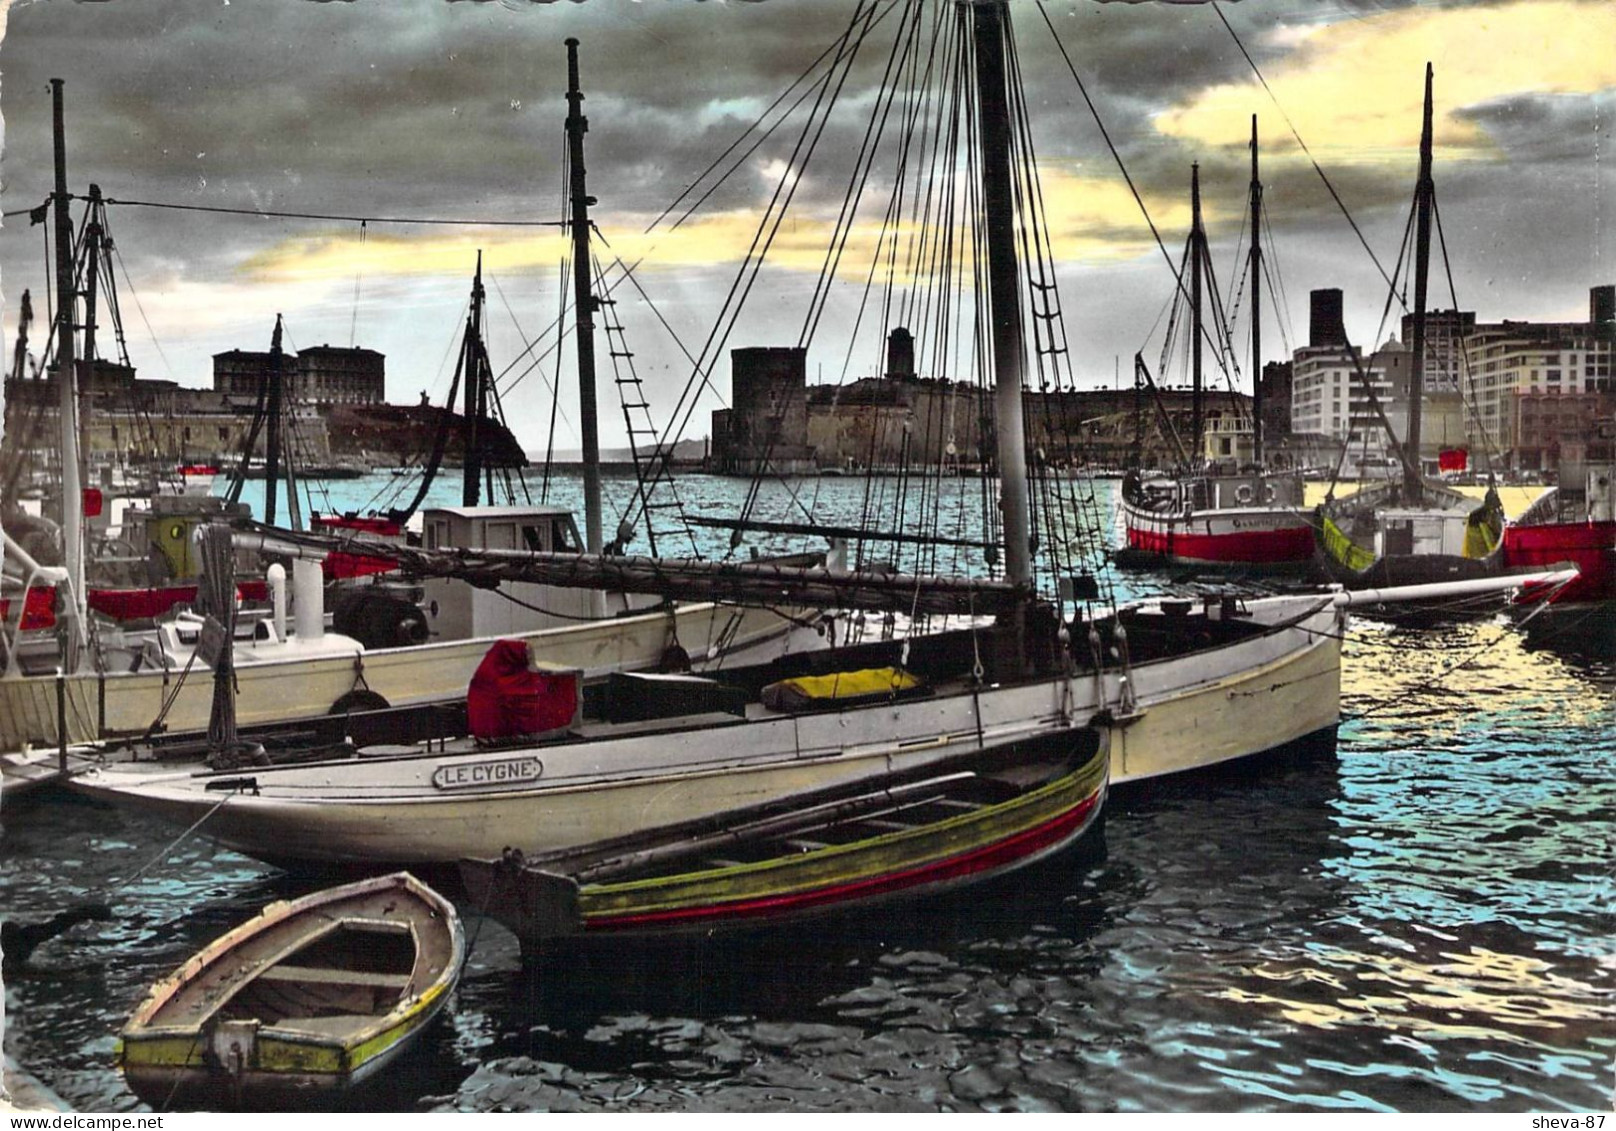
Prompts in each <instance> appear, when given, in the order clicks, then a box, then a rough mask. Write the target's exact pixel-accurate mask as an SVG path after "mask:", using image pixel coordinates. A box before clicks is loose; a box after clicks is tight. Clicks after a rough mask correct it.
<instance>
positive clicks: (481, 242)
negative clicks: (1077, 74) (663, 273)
mask: <svg viewBox="0 0 1616 1131" xmlns="http://www.w3.org/2000/svg"><path fill="white" fill-rule="evenodd" d="M1041 176H1042V181H1043V196H1044V202H1045V207H1046V210H1047V213H1048V221H1049V238H1050V241H1051V247H1052V249H1053V251H1054V254H1055V257H1056V258H1057V259H1059V260H1063V261H1072V260H1078V261H1093V260H1096V259H1113V260H1114V259H1123V258H1131V257H1133V256H1136V255H1140V254H1143V253H1144V252H1146V251H1148V250H1149V249H1150V248H1151V246H1152V244H1151V242H1150V233H1149V229H1148V228H1147V227H1146V225H1145V222H1144V219H1143V218H1142V217H1141V216H1140V214H1139V208H1138V205H1136V204H1135V203H1134V200H1133V197H1132V195H1131V194H1130V193H1129V192H1128V189H1127V187H1126V186H1125V185H1123V184H1121V183H1119V182H1118V181H1117V180H1116V179H1115V178H1098V177H1089V176H1084V175H1082V174H1081V173H1079V172H1077V171H1075V170H1071V169H1068V168H1065V167H1061V166H1057V165H1050V166H1045V167H1044V168H1043V169H1042V170H1041ZM1187 177H1188V171H1187V170H1186V183H1187ZM1187 192H1188V190H1187V189H1186V196H1187ZM1150 208H1151V215H1152V216H1153V217H1154V219H1155V221H1156V224H1157V226H1158V227H1159V228H1160V229H1161V231H1162V233H1163V235H1164V236H1165V237H1167V239H1168V241H1169V243H1176V242H1177V240H1178V237H1179V236H1180V235H1181V234H1182V232H1183V230H1184V229H1186V228H1187V227H1188V225H1189V206H1188V204H1187V202H1186V201H1184V200H1177V199H1173V200H1153V201H1151V202H1150ZM1208 216H1209V219H1210V217H1211V214H1210V212H1209V214H1208ZM759 218H760V214H759V213H758V212H756V211H751V210H735V211H729V212H720V213H714V214H712V215H709V216H704V217H699V218H696V219H692V220H689V221H687V222H685V223H684V224H682V225H680V226H679V227H678V228H676V229H673V230H671V231H668V230H659V231H656V232H652V233H650V234H646V233H645V232H644V230H643V229H644V228H645V221H646V218H645V217H639V216H627V217H619V218H618V224H619V226H615V227H612V228H607V229H606V234H607V238H608V240H609V244H608V245H606V246H600V245H597V246H596V252H597V254H599V255H600V256H601V257H602V259H605V260H609V259H611V258H612V257H621V258H622V259H623V260H624V262H627V263H634V262H642V261H643V268H644V269H646V270H656V269H659V268H660V269H677V268H691V267H716V266H734V265H735V264H738V263H739V262H740V261H741V259H742V257H743V256H744V255H745V254H746V252H747V249H748V248H749V247H751V245H752V238H753V235H754V233H755V232H756V230H757V225H758V221H759ZM832 228H833V219H832V218H831V217H827V216H815V215H809V216H806V217H803V218H800V219H799V218H788V219H787V220H786V222H785V223H784V224H783V225H782V226H781V228H780V231H779V233H778V234H777V235H776V236H775V239H774V243H773V246H772V247H771V249H770V251H769V263H771V264H773V265H774V266H776V267H781V268H785V269H787V270H793V271H802V272H817V271H818V270H819V269H820V267H821V265H822V264H823V262H824V259H825V248H826V245H827V244H828V242H829V240H830V238H831V234H832ZM880 238H881V236H880V226H879V225H878V224H877V223H875V222H874V221H860V222H858V223H855V224H854V226H853V228H852V230H851V232H850V233H849V235H848V238H847V249H846V251H845V252H844V253H843V255H842V258H841V263H840V270H841V273H842V275H843V276H844V277H847V278H858V279H862V278H864V276H865V273H866V272H867V271H868V269H869V264H870V262H871V259H872V257H874V256H875V254H876V250H877V247H878V245H879V242H880ZM900 246H902V247H907V236H906V237H905V242H904V244H902V245H900ZM479 250H482V251H484V252H485V253H487V255H488V257H489V259H490V260H491V261H493V262H497V263H498V265H499V270H500V271H501V272H504V273H512V272H519V271H523V270H530V269H550V268H552V267H553V266H554V264H556V263H557V262H558V261H559V259H560V257H561V255H562V254H563V252H564V250H565V237H564V236H563V235H562V234H561V233H560V232H558V231H543V232H536V231H534V230H532V229H514V228H483V229H475V230H453V231H432V232H427V233H423V234H419V235H417V234H413V233H404V234H394V233H381V234H374V233H372V234H367V235H365V236H364V238H360V236H359V235H358V234H357V233H354V232H352V231H351V230H341V231H330V232H324V233H316V234H311V235H304V236H298V237H295V238H291V239H285V240H281V241H279V242H278V243H276V244H274V245H272V246H270V247H268V248H265V249H264V250H262V251H259V252H256V253H254V254H253V255H251V256H250V257H248V258H247V259H246V260H244V261H243V262H242V263H241V265H240V267H239V269H238V274H239V275H240V276H241V277H243V278H245V279H248V280H251V281H255V282H262V283H283V284H284V283H294V282H303V283H306V282H312V281H316V280H333V279H351V278H353V277H354V276H355V275H359V276H362V277H364V278H367V279H368V278H377V277H383V276H426V275H452V276H462V275H465V274H466V273H467V272H468V271H469V269H470V265H471V263H472V262H473V261H474V260H475V258H476V254H477V252H478V251H479ZM900 258H901V255H900ZM966 266H967V268H968V267H969V264H967V265H966Z"/></svg>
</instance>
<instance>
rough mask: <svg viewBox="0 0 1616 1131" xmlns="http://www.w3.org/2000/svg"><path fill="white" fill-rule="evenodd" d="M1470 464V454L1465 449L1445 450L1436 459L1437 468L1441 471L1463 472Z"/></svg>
mask: <svg viewBox="0 0 1616 1131" xmlns="http://www.w3.org/2000/svg"><path fill="white" fill-rule="evenodd" d="M1469 463H1470V453H1469V452H1467V451H1465V450H1464V449H1463V448H1444V449H1443V450H1442V451H1440V452H1438V453H1437V457H1436V466H1437V468H1438V470H1441V471H1463V470H1464V469H1465V467H1466V466H1467V465H1468V464H1469Z"/></svg>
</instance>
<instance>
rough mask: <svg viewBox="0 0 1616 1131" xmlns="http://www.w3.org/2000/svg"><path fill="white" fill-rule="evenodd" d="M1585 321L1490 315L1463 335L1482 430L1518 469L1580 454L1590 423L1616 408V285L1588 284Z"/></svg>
mask: <svg viewBox="0 0 1616 1131" xmlns="http://www.w3.org/2000/svg"><path fill="white" fill-rule="evenodd" d="M1588 305H1589V310H1588V321H1586V322H1510V321H1505V322H1496V323H1486V324H1482V325H1478V326H1476V327H1475V328H1474V329H1473V330H1472V331H1471V332H1470V334H1469V336H1468V337H1467V338H1466V340H1465V369H1466V373H1465V384H1466V388H1465V394H1466V396H1467V397H1468V398H1469V400H1470V401H1471V403H1472V404H1473V405H1474V408H1475V412H1476V415H1477V418H1478V420H1479V422H1480V427H1481V429H1482V431H1483V432H1484V434H1485V438H1486V441H1487V442H1486V444H1485V445H1484V447H1483V449H1482V450H1483V453H1484V454H1490V453H1491V452H1497V453H1499V458H1501V459H1502V460H1503V467H1501V468H1498V469H1497V470H1501V471H1516V472H1543V471H1549V472H1552V471H1556V470H1558V468H1559V465H1560V463H1561V462H1562V461H1570V462H1580V461H1581V459H1582V458H1583V456H1584V454H1585V452H1586V449H1587V445H1588V442H1589V440H1590V438H1591V437H1592V436H1593V435H1594V429H1595V428H1596V427H1597V425H1598V423H1599V422H1601V421H1609V420H1610V419H1611V417H1612V414H1613V412H1616V384H1613V383H1612V375H1611V363H1612V354H1613V353H1616V286H1608V285H1607V286H1599V287H1594V288H1592V289H1591V290H1590V292H1589V304H1588Z"/></svg>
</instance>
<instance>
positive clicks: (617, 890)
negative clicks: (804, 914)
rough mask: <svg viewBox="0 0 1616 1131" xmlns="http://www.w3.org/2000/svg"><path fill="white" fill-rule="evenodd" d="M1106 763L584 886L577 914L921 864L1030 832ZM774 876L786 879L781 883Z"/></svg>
mask: <svg viewBox="0 0 1616 1131" xmlns="http://www.w3.org/2000/svg"><path fill="white" fill-rule="evenodd" d="M1109 760H1110V759H1109V755H1108V754H1107V753H1106V752H1105V751H1103V750H1102V751H1100V752H1098V753H1096V755H1095V756H1094V757H1092V758H1090V759H1089V761H1088V762H1086V763H1085V764H1084V765H1083V766H1082V767H1080V768H1079V769H1077V770H1075V771H1074V772H1072V773H1071V774H1068V775H1067V776H1065V777H1063V778H1060V779H1058V780H1056V781H1053V782H1050V783H1049V784H1048V785H1045V786H1041V787H1040V788H1038V789H1036V790H1034V791H1032V792H1031V793H1027V794H1023V795H1021V796H1020V797H1016V798H1012V799H1011V800H1009V801H1006V802H1004V803H1002V804H1000V805H997V806H990V807H988V808H985V809H979V810H977V811H976V812H974V813H962V814H959V815H958V816H955V817H950V818H948V819H946V820H943V821H938V822H935V823H933V824H929V825H925V826H921V827H918V828H913V829H905V830H901V831H897V830H895V831H893V832H890V833H884V834H882V835H880V836H877V837H872V838H870V839H868V840H862V841H857V842H854V843H852V844H844V845H833V846H830V847H827V848H823V849H817V850H815V851H813V852H805V853H803V854H802V855H800V856H792V857H789V858H775V859H771V860H760V861H754V862H751V863H747V864H737V865H731V866H729V867H725V868H710V869H706V870H704V871H700V872H690V873H685V874H683V875H678V876H666V877H658V878H652V879H645V880H629V881H623V882H620V883H608V884H587V885H585V886H584V887H582V888H581V889H580V890H579V892H578V910H579V915H580V917H581V918H582V919H583V920H585V921H588V920H590V919H596V920H609V919H611V918H613V917H614V916H617V915H634V914H644V913H647V912H652V911H670V910H678V909H681V908H685V907H702V906H716V905H721V904H723V903H728V902H733V901H737V900H745V899H751V898H756V897H758V896H761V895H783V894H790V893H796V892H801V891H812V890H814V889H816V888H820V887H825V886H830V885H838V884H843V883H849V882H853V881H857V880H860V879H865V878H871V877H874V876H878V875H881V874H882V873H884V872H889V871H892V870H894V869H895V868H900V867H901V868H908V867H917V866H923V865H925V864H928V863H931V862H933V861H936V860H941V859H946V858H948V857H950V856H955V855H958V854H959V853H961V852H967V851H970V850H971V849H972V848H975V847H977V846H979V845H981V844H984V843H990V842H992V841H996V840H1001V839H1004V838H1006V837H1010V836H1014V835H1016V834H1018V833H1020V832H1024V831H1026V830H1027V829H1031V828H1035V827H1037V826H1038V825H1040V824H1042V823H1044V822H1045V821H1048V820H1049V819H1050V818H1051V817H1052V816H1053V815H1056V814H1058V813H1060V812H1063V811H1064V810H1066V809H1068V808H1071V807H1072V806H1074V805H1077V804H1078V803H1080V802H1081V801H1082V800H1083V799H1084V798H1086V797H1088V796H1090V795H1092V794H1093V793H1095V792H1096V791H1097V790H1098V789H1100V788H1101V786H1102V785H1103V783H1104V781H1105V778H1106V775H1107V772H1108V769H1109ZM782 875H783V876H784V877H787V879H785V880H784V881H783V882H782V879H781V877H782Z"/></svg>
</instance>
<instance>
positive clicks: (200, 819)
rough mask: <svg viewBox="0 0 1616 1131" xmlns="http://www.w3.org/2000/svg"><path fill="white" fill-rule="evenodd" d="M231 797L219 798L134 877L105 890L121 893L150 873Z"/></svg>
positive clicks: (228, 794)
mask: <svg viewBox="0 0 1616 1131" xmlns="http://www.w3.org/2000/svg"><path fill="white" fill-rule="evenodd" d="M233 796H235V795H234V794H230V793H227V794H225V795H224V796H223V797H221V798H219V800H218V801H217V802H215V803H214V806H213V808H211V809H209V810H208V811H207V812H206V813H204V814H202V815H201V816H200V817H198V818H197V819H196V821H195V822H194V823H193V824H192V825H191V827H190V828H188V829H186V830H185V831H184V832H182V833H181V834H180V835H179V836H177V837H175V838H174V839H173V840H171V841H169V842H168V845H167V846H166V847H165V848H163V849H162V851H160V852H158V853H157V855H156V856H153V857H152V858H151V859H150V860H148V861H146V863H145V864H143V865H142V866H141V868H140V870H139V871H138V872H136V873H135V874H134V875H132V876H130V877H129V878H128V879H127V880H119V881H118V882H117V883H115V884H113V885H112V886H111V887H110V888H108V889H107V890H108V891H122V890H123V889H124V888H126V887H128V886H129V885H130V884H132V883H134V882H135V881H136V880H138V879H140V877H142V876H144V875H145V874H146V873H147V872H149V871H151V869H152V868H153V867H154V866H155V865H156V864H157V863H158V862H159V861H161V860H162V859H163V858H164V857H165V856H167V855H168V854H169V853H170V852H173V851H174V849H176V848H178V847H179V845H180V842H181V841H183V840H184V839H185V838H186V837H188V836H190V835H191V834H192V833H194V832H196V830H197V829H199V828H201V827H202V822H204V821H206V820H207V819H208V818H209V817H211V816H213V815H214V814H215V813H217V812H218V811H219V810H220V809H221V808H222V807H223V806H224V803H225V802H226V801H229V800H230V799H231V798H232V797H233Z"/></svg>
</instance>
